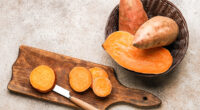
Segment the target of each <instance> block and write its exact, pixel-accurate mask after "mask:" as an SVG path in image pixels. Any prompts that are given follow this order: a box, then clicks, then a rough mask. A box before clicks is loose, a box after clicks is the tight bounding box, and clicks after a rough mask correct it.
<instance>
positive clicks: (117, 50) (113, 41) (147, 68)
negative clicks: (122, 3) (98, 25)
mask: <svg viewBox="0 0 200 110" xmlns="http://www.w3.org/2000/svg"><path fill="white" fill-rule="evenodd" d="M132 41H134V36H133V35H132V34H130V33H128V32H124V31H117V32H114V33H112V34H110V35H109V36H108V38H107V39H106V41H105V42H104V43H103V45H102V46H103V48H104V50H105V51H106V52H107V53H108V54H109V55H110V56H111V57H112V58H113V59H114V60H115V61H116V62H117V63H118V64H119V65H121V66H122V67H124V68H126V69H128V70H131V71H135V72H139V73H143V74H161V73H164V72H165V71H167V70H168V69H169V68H170V66H171V65H172V62H173V58H172V56H171V54H170V52H169V50H167V49H165V48H163V47H158V48H152V49H139V48H136V47H134V46H133V45H132Z"/></svg>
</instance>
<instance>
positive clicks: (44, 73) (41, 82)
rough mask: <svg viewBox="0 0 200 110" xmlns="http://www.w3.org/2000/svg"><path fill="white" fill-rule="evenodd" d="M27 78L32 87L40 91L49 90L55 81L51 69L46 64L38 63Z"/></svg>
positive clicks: (45, 91)
mask: <svg viewBox="0 0 200 110" xmlns="http://www.w3.org/2000/svg"><path fill="white" fill-rule="evenodd" d="M29 78H30V83H31V85H32V87H33V88H35V89H36V90H38V91H39V92H42V93H47V92H49V91H51V90H52V89H53V87H54V86H55V83H56V75H55V73H54V71H53V69H51V68H50V67H48V66H46V65H40V66H38V67H36V68H35V69H33V71H32V72H31V74H30V77H29Z"/></svg>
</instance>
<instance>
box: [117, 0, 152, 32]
mask: <svg viewBox="0 0 200 110" xmlns="http://www.w3.org/2000/svg"><path fill="white" fill-rule="evenodd" d="M147 20H148V17H147V14H146V12H145V11H144V8H143V4H142V2H141V1H140V0H120V4H119V30H120V31H127V32H130V33H131V34H133V35H134V34H135V33H136V31H137V30H138V28H139V27H140V26H141V25H142V24H143V23H144V22H145V21H147Z"/></svg>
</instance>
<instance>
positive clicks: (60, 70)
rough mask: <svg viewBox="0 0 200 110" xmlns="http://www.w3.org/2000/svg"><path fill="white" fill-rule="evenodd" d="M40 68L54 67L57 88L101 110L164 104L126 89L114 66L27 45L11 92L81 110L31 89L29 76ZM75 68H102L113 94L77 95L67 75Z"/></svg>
mask: <svg viewBox="0 0 200 110" xmlns="http://www.w3.org/2000/svg"><path fill="white" fill-rule="evenodd" d="M39 65H47V66H49V67H51V68H52V69H53V70H54V71H55V73H56V83H57V85H59V86H62V87H63V88H65V89H67V90H69V91H71V95H72V96H74V97H77V98H79V99H81V100H83V101H85V102H87V103H89V104H92V105H94V106H95V107H97V108H98V109H101V110H104V109H106V108H107V107H108V106H110V105H111V104H113V103H117V102H126V103H130V104H133V105H134V106H137V107H142V108H152V107H157V106H159V105H160V104H161V100H160V99H159V98H157V97H156V96H154V95H153V94H151V93H149V92H146V91H143V90H138V89H131V88H127V87H125V86H123V85H122V84H120V83H119V82H118V80H117V79H116V76H115V72H114V70H113V68H111V67H108V66H104V65H100V64H96V63H92V62H88V61H84V60H80V59H77V58H72V57H69V56H64V55H59V54H56V53H53V52H48V51H44V50H41V49H36V48H32V47H28V46H20V50H19V56H18V58H17V60H16V62H15V63H14V64H13V68H12V70H13V72H12V78H11V81H10V82H9V84H8V89H9V90H10V91H13V92H17V93H20V94H24V95H28V96H32V97H35V98H38V99H43V100H47V101H50V102H55V103H59V104H63V105H67V106H72V107H78V106H76V105H75V104H73V103H72V102H70V101H69V100H68V99H67V98H65V97H63V96H60V95H58V94H57V93H54V92H52V91H51V92H49V93H47V94H42V93H39V92H37V91H36V90H35V89H33V88H32V87H31V85H30V82H29V75H30V73H31V71H32V70H33V69H34V68H35V67H37V66H39ZM75 66H83V67H86V68H88V69H89V68H91V67H101V68H103V69H105V70H106V71H107V73H108V75H109V78H110V80H111V83H112V86H113V89H112V93H111V95H109V96H108V97H106V98H99V97H97V96H95V94H94V93H93V91H92V90H91V89H89V90H87V91H85V92H83V93H76V92H74V91H73V90H72V89H71V88H70V86H69V83H68V74H69V72H70V71H71V69H72V68H73V67H75Z"/></svg>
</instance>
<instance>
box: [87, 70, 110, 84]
mask: <svg viewBox="0 0 200 110" xmlns="http://www.w3.org/2000/svg"><path fill="white" fill-rule="evenodd" d="M89 71H90V72H91V74H92V80H93V81H94V80H95V79H96V78H98V77H105V78H108V73H107V72H106V71H105V70H104V69H102V68H99V67H93V68H90V69H89ZM91 87H92V85H91Z"/></svg>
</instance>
